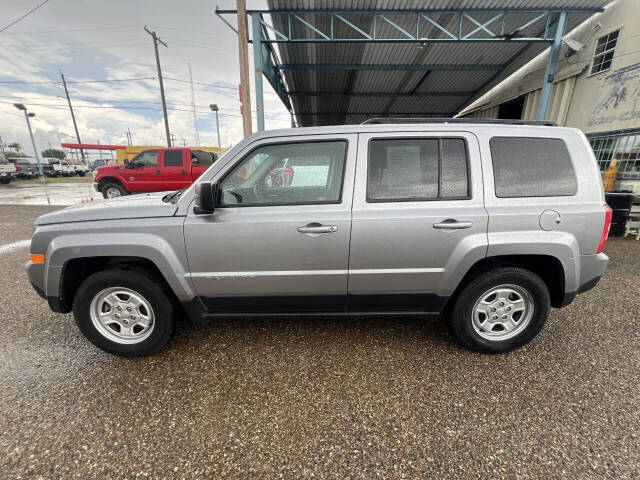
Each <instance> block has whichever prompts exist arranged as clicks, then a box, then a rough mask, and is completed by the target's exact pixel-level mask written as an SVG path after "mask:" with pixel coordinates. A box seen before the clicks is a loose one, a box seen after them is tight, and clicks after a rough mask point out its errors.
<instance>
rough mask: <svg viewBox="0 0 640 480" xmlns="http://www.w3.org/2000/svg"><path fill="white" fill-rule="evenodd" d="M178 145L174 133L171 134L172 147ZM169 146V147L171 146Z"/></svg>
mask: <svg viewBox="0 0 640 480" xmlns="http://www.w3.org/2000/svg"><path fill="white" fill-rule="evenodd" d="M175 144H176V136H175V135H174V134H173V133H172V134H171V145H175ZM171 145H169V146H171Z"/></svg>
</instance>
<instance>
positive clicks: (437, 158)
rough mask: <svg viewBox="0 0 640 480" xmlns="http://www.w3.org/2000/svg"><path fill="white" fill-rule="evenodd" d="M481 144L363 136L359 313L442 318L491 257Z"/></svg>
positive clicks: (357, 237)
mask: <svg viewBox="0 0 640 480" xmlns="http://www.w3.org/2000/svg"><path fill="white" fill-rule="evenodd" d="M486 245H487V214H486V211H485V209H484V205H483V191H482V176H481V165H480V151H479V146H478V140H477V139H476V137H475V136H474V135H472V134H471V133H468V132H456V131H445V132H407V133H403V132H393V133H389V134H387V135H385V134H384V133H376V134H361V135H360V138H359V146H358V166H357V170H356V184H355V191H354V199H353V219H352V231H351V248H350V252H351V253H350V257H349V310H350V311H351V312H371V311H407V312H427V313H431V312H439V311H440V309H441V307H442V306H443V304H444V302H445V301H446V298H447V297H448V296H449V295H451V293H452V292H453V290H454V289H455V287H456V286H457V281H455V280H453V279H454V278H455V277H456V276H458V275H459V272H460V271H461V270H463V269H465V268H469V267H470V266H471V264H472V263H475V261H477V260H479V259H481V258H483V257H484V256H485V254H486V248H487V247H486Z"/></svg>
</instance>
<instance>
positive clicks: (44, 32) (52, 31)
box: [10, 24, 142, 35]
mask: <svg viewBox="0 0 640 480" xmlns="http://www.w3.org/2000/svg"><path fill="white" fill-rule="evenodd" d="M140 27H142V24H136V25H112V26H103V27H92V28H70V29H64V30H32V31H26V32H25V31H20V32H11V33H10V35H38V34H48V33H68V32H94V31H96V30H122V29H125V28H140Z"/></svg>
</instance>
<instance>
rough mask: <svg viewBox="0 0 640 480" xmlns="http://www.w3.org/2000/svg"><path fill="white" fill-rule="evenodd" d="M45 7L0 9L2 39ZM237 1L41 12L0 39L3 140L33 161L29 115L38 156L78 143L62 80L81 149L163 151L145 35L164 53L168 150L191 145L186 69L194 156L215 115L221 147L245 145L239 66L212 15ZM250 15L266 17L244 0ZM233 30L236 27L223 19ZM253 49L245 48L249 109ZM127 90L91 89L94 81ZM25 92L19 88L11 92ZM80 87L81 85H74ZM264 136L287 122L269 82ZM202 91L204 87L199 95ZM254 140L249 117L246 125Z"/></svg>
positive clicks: (68, 1) (212, 141)
mask: <svg viewBox="0 0 640 480" xmlns="http://www.w3.org/2000/svg"><path fill="white" fill-rule="evenodd" d="M41 2H42V0H2V4H3V5H2V7H3V8H2V15H1V16H0V29H2V28H3V27H5V26H6V25H8V24H9V23H11V22H12V21H13V20H15V19H17V18H19V17H20V16H22V15H24V14H25V13H26V12H27V11H29V10H30V9H32V8H33V7H36V6H37V5H38V4H40V3H41ZM235 3H236V2H235V0H215V1H208V0H180V1H175V0H153V1H152V0H146V1H143V0H109V1H104V0H49V2H48V3H47V4H45V5H43V6H42V7H41V8H39V9H38V10H36V11H35V12H33V13H32V14H30V15H29V16H27V17H26V18H24V19H23V20H21V21H20V22H18V23H16V24H15V25H13V26H11V27H10V28H8V29H6V30H5V31H3V32H0V137H1V138H2V141H3V142H4V143H5V144H7V143H13V142H18V143H21V144H22V145H23V148H24V152H25V153H27V154H33V148H32V146H31V141H30V139H29V134H28V131H27V126H26V122H25V120H24V114H23V112H21V111H19V110H17V109H15V107H14V106H13V103H16V102H20V103H24V104H25V105H26V106H27V108H28V109H29V111H30V112H33V113H35V114H36V116H35V117H34V118H32V119H31V126H32V128H33V133H34V136H35V140H36V146H37V148H38V150H39V151H41V150H43V149H45V148H48V147H49V144H51V146H52V147H54V148H55V147H59V146H60V143H61V142H75V141H76V140H75V132H74V130H73V123H72V120H71V115H70V112H69V108H68V106H67V103H66V98H65V96H64V95H65V94H64V89H63V87H62V85H59V84H55V83H50V82H60V71H62V72H63V73H64V76H65V79H66V80H67V82H68V87H69V93H70V96H71V99H72V102H73V106H74V113H75V115H76V120H77V123H78V129H79V132H80V136H81V139H82V141H83V142H84V143H98V142H99V143H105V144H120V145H126V143H127V137H126V135H125V133H124V132H125V131H126V130H127V129H130V130H131V133H132V137H133V144H134V145H165V144H166V135H165V132H164V122H163V117H162V104H161V100H160V88H159V83H158V79H157V70H156V64H155V57H154V49H153V40H152V38H151V37H150V36H149V34H147V33H146V32H145V31H144V26H145V25H146V26H147V27H148V28H149V29H150V30H154V31H155V32H156V33H157V34H158V36H159V37H160V38H161V39H162V40H164V41H165V42H166V43H167V44H168V48H164V47H163V46H160V47H159V49H160V61H161V65H162V75H163V77H165V82H164V87H165V94H166V100H167V106H168V108H169V127H170V130H171V133H173V134H174V135H175V137H174V138H175V140H174V141H175V144H176V146H180V145H183V144H185V143H186V145H196V133H195V128H194V119H193V111H192V106H191V101H192V100H191V98H192V97H191V86H190V84H189V67H188V63H191V69H192V73H193V81H194V94H195V104H196V110H197V116H198V122H197V124H198V130H199V138H200V145H201V146H217V135H216V123H215V114H214V113H213V112H211V111H210V110H209V104H211V103H217V104H218V106H219V108H220V111H219V116H220V136H221V140H222V146H223V147H225V146H229V145H231V144H234V143H237V142H238V141H239V140H241V139H242V137H243V134H242V118H241V116H240V102H239V100H238V83H239V78H240V74H239V71H240V70H239V61H238V43H237V37H236V34H235V33H234V32H233V31H232V30H231V29H230V28H229V27H228V26H227V25H225V24H224V23H223V22H222V21H221V20H220V19H218V17H216V15H215V13H214V10H215V8H216V5H218V6H219V7H220V8H226V9H235ZM247 8H266V2H265V1H263V0H253V1H252V0H247ZM227 18H228V19H229V20H231V21H232V23H234V24H235V19H234V18H233V17H227ZM252 59H253V53H252V47H251V45H249V62H250V64H249V70H250V77H251V85H252V86H251V88H252V91H251V97H252V108H253V109H254V110H255V96H254V92H253V81H254V79H253V73H252V72H253V68H252ZM122 79H137V80H130V81H111V82H95V80H122ZM10 82H26V83H10ZM74 82H79V83H74ZM263 83H264V91H265V95H264V98H265V108H264V110H265V128H266V129H272V128H287V127H289V126H290V123H291V119H290V116H289V113H288V112H287V110H286V108H285V107H284V105H283V104H282V102H281V101H280V99H279V98H278V96H277V95H276V94H275V93H274V92H273V90H272V89H271V86H270V85H269V83H268V82H267V81H266V79H265V80H264V81H263ZM200 84H206V85H200ZM253 123H254V126H253V129H254V131H255V129H256V127H255V114H254V115H253ZM105 155H108V154H106V153H105Z"/></svg>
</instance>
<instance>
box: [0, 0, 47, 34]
mask: <svg viewBox="0 0 640 480" xmlns="http://www.w3.org/2000/svg"><path fill="white" fill-rule="evenodd" d="M46 3H49V0H44V2H42V3H41V4H39V5H38V6H37V7H33V8H32V9H31V10H29V11H28V12H27V13H25V14H24V15H22V16H21V17H20V18H17V19H15V20H14V21H13V22H11V23H10V24H9V25H7V26H6V27H3V28H2V29H0V33H2V32H4V31H5V30H6V29H7V28H9V27H11V26H13V25H15V24H16V23H18V22H19V21H20V20H22V19H23V18H26V17H28V16H29V15H31V14H32V13H33V12H35V11H36V10H38V9H39V8H40V7H42V6H43V5H44V4H46Z"/></svg>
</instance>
